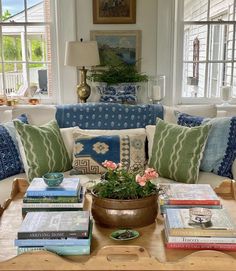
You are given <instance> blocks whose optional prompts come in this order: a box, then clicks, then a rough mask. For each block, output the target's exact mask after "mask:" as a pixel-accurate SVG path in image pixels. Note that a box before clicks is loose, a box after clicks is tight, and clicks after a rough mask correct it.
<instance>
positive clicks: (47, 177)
mask: <svg viewBox="0 0 236 271" xmlns="http://www.w3.org/2000/svg"><path fill="white" fill-rule="evenodd" d="M63 179H64V174H63V173H61V172H49V173H46V174H44V175H43V180H44V182H45V183H46V185H48V186H50V187H53V186H58V185H60V184H61V183H62V181H63Z"/></svg>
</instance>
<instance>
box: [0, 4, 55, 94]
mask: <svg viewBox="0 0 236 271" xmlns="http://www.w3.org/2000/svg"><path fill="white" fill-rule="evenodd" d="M0 15H1V17H0V94H1V95H6V96H18V97H19V98H23V97H27V96H34V97H39V98H50V97H52V94H53V93H52V63H51V12H50V0H17V1H15V0H0Z"/></svg>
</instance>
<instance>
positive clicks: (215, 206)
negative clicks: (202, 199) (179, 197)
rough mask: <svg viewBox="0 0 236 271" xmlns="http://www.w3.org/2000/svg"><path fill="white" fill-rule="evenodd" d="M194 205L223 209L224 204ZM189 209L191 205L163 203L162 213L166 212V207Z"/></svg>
mask: <svg viewBox="0 0 236 271" xmlns="http://www.w3.org/2000/svg"><path fill="white" fill-rule="evenodd" d="M193 207H201V208H208V209H222V205H194V206H193ZM179 208H181V209H182V208H183V209H189V205H161V206H160V210H161V213H162V214H164V213H166V209H179Z"/></svg>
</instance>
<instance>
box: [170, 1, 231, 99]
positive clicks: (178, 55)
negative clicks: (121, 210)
mask: <svg viewBox="0 0 236 271" xmlns="http://www.w3.org/2000/svg"><path fill="white" fill-rule="evenodd" d="M209 6H210V0H208V12H207V20H206V21H185V22H184V21H183V17H184V14H183V10H184V0H176V1H175V7H176V13H175V50H176V48H177V50H176V52H175V65H174V74H175V78H174V82H173V91H174V92H175V95H174V98H175V99H174V104H206V103H216V104H217V103H222V100H221V98H211V97H209V95H208V93H207V90H208V88H207V84H208V64H209V63H232V66H231V86H233V71H234V65H236V60H235V59H234V58H235V57H234V55H235V45H236V44H235V31H236V21H235V13H234V18H233V20H232V21H223V22H219V21H211V20H210V19H209ZM233 8H234V10H236V0H234V7H233ZM216 24H221V25H222V24H229V25H233V43H232V59H231V60H217V61H216V60H209V45H210V42H209V38H210V26H211V25H216ZM184 25H207V46H206V60H204V61H201V60H200V61H198V63H204V64H206V69H205V90H204V91H205V95H204V96H205V97H182V78H183V64H184V63H193V62H192V61H183V45H184V44H183V43H184V39H183V37H184V36H183V33H184ZM232 103H236V99H232Z"/></svg>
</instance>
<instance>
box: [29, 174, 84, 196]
mask: <svg viewBox="0 0 236 271" xmlns="http://www.w3.org/2000/svg"><path fill="white" fill-rule="evenodd" d="M79 187H80V180H79V178H64V180H63V182H62V183H61V184H60V185H59V186H56V187H49V186H47V185H46V184H45V182H44V180H43V178H34V179H33V181H32V182H31V183H30V186H29V187H28V189H27V191H26V195H27V197H54V196H69V197H74V196H77V195H78V190H79Z"/></svg>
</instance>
